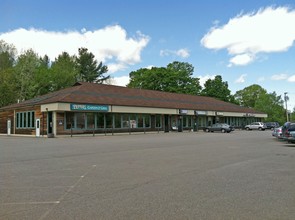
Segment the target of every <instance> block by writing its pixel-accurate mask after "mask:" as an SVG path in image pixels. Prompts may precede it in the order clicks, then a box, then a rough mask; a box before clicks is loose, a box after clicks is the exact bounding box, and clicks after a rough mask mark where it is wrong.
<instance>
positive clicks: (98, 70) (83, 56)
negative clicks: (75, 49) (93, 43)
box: [77, 47, 110, 83]
mask: <svg viewBox="0 0 295 220" xmlns="http://www.w3.org/2000/svg"><path fill="white" fill-rule="evenodd" d="M77 66H78V70H79V80H80V81H83V82H94V83H102V82H104V81H105V80H107V79H108V78H109V77H110V76H109V75H108V76H104V75H103V74H104V73H106V72H107V71H108V67H107V66H105V65H102V62H100V63H99V64H97V60H95V57H94V55H93V53H91V52H88V49H87V48H83V47H82V48H79V56H78V57H77Z"/></svg>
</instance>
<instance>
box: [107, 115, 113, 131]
mask: <svg viewBox="0 0 295 220" xmlns="http://www.w3.org/2000/svg"><path fill="white" fill-rule="evenodd" d="M105 117H106V128H113V115H112V114H106V115H105Z"/></svg>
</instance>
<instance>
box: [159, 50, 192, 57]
mask: <svg viewBox="0 0 295 220" xmlns="http://www.w3.org/2000/svg"><path fill="white" fill-rule="evenodd" d="M171 55H176V56H179V57H181V58H188V57H189V56H190V53H189V50H188V49H185V48H183V49H179V50H161V51H160V56H171Z"/></svg>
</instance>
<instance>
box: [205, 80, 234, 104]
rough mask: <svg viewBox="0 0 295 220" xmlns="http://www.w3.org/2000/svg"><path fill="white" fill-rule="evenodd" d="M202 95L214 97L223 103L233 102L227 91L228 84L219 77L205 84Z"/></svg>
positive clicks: (229, 92)
mask: <svg viewBox="0 0 295 220" xmlns="http://www.w3.org/2000/svg"><path fill="white" fill-rule="evenodd" d="M202 95H204V96H210V97H214V98H217V99H219V100H222V101H225V102H234V100H233V97H232V96H231V91H230V90H229V89H228V83H227V82H223V81H222V77H221V76H220V75H217V76H215V78H214V79H208V80H207V81H206V82H205V84H204V89H203V90H202Z"/></svg>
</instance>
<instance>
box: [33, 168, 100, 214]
mask: <svg viewBox="0 0 295 220" xmlns="http://www.w3.org/2000/svg"><path fill="white" fill-rule="evenodd" d="M95 167H96V165H92V166H91V167H90V168H89V169H88V170H87V171H86V172H85V173H84V174H83V175H82V176H80V178H79V179H78V180H77V181H76V182H75V184H74V185H72V186H70V187H69V189H68V190H67V191H66V192H65V193H64V194H63V195H62V196H61V197H60V198H59V199H58V203H54V206H53V207H52V208H51V209H49V210H47V211H46V212H45V213H44V214H43V215H42V216H41V217H40V218H39V220H42V219H44V218H46V217H47V216H48V215H49V213H50V212H51V211H52V210H53V209H54V208H55V207H56V205H58V204H59V203H60V202H62V201H63V200H64V198H65V197H66V196H67V195H68V194H69V193H70V192H71V191H72V190H73V189H74V188H75V187H76V186H77V185H78V184H79V183H80V182H81V180H82V179H83V178H84V177H85V176H86V175H87V174H88V173H90V171H92V170H93V169H94V168H95Z"/></svg>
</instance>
